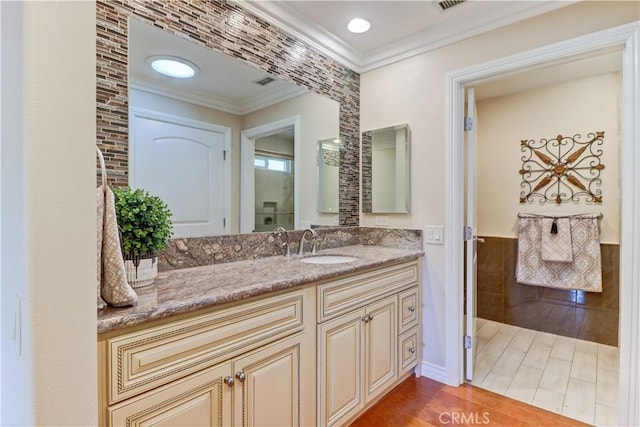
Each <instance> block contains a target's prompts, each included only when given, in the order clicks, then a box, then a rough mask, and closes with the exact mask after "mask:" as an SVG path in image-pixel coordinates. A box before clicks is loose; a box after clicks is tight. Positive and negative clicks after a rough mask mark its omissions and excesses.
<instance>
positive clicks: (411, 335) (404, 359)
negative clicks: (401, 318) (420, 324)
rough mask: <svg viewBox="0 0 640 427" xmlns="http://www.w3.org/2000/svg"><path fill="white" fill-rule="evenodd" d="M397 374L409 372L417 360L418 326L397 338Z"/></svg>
mask: <svg viewBox="0 0 640 427" xmlns="http://www.w3.org/2000/svg"><path fill="white" fill-rule="evenodd" d="M398 361H399V365H400V366H399V367H398V376H402V375H403V374H405V373H407V372H409V371H410V370H411V369H413V367H414V366H416V364H417V362H418V328H415V329H412V330H410V331H407V332H405V333H404V334H402V335H400V339H399V340H398Z"/></svg>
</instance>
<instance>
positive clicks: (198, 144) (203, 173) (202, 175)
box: [130, 109, 231, 237]
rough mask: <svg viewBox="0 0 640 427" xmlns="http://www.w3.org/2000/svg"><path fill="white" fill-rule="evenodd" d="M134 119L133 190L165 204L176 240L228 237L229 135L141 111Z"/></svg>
mask: <svg viewBox="0 0 640 427" xmlns="http://www.w3.org/2000/svg"><path fill="white" fill-rule="evenodd" d="M131 118H132V120H131V124H130V127H131V140H130V159H131V162H130V165H131V171H130V185H131V186H132V187H134V188H143V189H145V190H148V191H149V192H151V193H152V194H154V195H157V196H159V197H160V198H162V200H164V201H165V203H167V205H168V206H169V209H170V210H171V212H172V214H173V215H172V221H173V233H174V234H173V236H174V237H192V236H202V235H218V234H225V233H227V232H228V230H227V224H226V221H225V218H226V217H228V216H229V214H228V210H229V205H230V200H229V197H230V195H229V190H228V189H229V184H228V182H229V180H230V168H229V167H228V165H227V163H228V162H225V156H226V152H228V150H229V148H230V146H231V129H230V128H228V127H224V126H218V125H214V124H210V123H204V122H197V121H195V120H186V119H183V118H180V117H175V116H171V115H168V114H160V113H157V112H148V111H144V110H140V109H132V111H131Z"/></svg>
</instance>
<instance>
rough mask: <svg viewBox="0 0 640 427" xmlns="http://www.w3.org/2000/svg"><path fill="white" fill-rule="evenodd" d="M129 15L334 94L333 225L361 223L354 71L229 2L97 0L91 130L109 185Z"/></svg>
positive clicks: (117, 150)
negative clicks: (336, 176)
mask: <svg viewBox="0 0 640 427" xmlns="http://www.w3.org/2000/svg"><path fill="white" fill-rule="evenodd" d="M151 6H152V7H151ZM186 8H188V9H189V12H190V13H184V12H185V10H186ZM130 17H135V19H139V20H142V21H144V22H147V23H149V24H151V25H154V26H156V27H159V28H162V29H163V30H165V31H168V32H169V33H171V34H175V35H177V36H179V37H182V38H186V39H188V40H190V41H192V42H194V43H198V44H199V45H201V46H204V47H207V48H209V49H212V50H214V51H217V52H222V53H224V54H226V55H229V56H232V57H234V58H235V59H238V60H240V61H243V62H245V63H248V64H250V65H253V66H255V67H258V68H259V69H261V70H263V71H265V72H267V73H269V74H271V75H273V76H276V77H279V78H281V79H283V80H286V81H289V82H291V83H295V84H298V85H301V86H304V87H306V88H308V89H310V90H312V91H313V92H316V93H318V94H320V95H325V96H328V97H329V98H330V99H332V100H334V101H337V102H338V103H339V104H340V139H341V141H342V142H343V143H342V145H341V147H340V177H339V182H340V188H339V199H340V200H339V224H340V225H341V226H358V225H359V217H360V187H359V183H360V176H359V174H360V168H359V163H360V147H359V144H360V135H359V131H360V130H359V127H360V110H359V108H360V107H359V104H360V75H359V74H358V73H356V72H354V71H353V70H351V69H349V68H346V67H344V66H343V65H341V64H339V63H338V62H336V61H334V60H333V59H331V58H329V57H327V56H325V55H323V54H321V53H320V52H318V51H316V50H314V49H312V48H311V47H309V46H307V45H305V44H304V43H303V42H301V41H299V40H296V39H294V38H292V37H290V36H289V35H287V34H286V33H284V32H283V31H281V30H279V29H278V28H276V27H275V26H273V25H271V24H270V23H268V22H267V21H264V20H262V19H260V18H257V17H255V16H253V15H251V14H250V13H248V12H246V11H245V10H243V9H242V8H241V7H240V6H238V5H237V4H232V3H229V2H195V1H193V2H192V1H180V2H178V1H171V2H160V3H154V4H153V5H150V4H148V3H145V2H135V3H134V2H130V1H127V0H96V78H97V79H96V80H97V81H96V89H97V93H96V126H97V129H96V136H97V144H98V146H99V147H100V148H101V150H102V152H103V154H104V158H105V162H106V165H107V168H108V170H109V171H108V172H109V173H108V176H109V177H108V183H109V184H110V185H115V186H126V185H128V167H129V165H128V150H129V142H128V134H129V102H128V87H129V81H128V80H129V77H128V66H127V57H128V54H127V52H128V43H129V41H128V33H129V18H130ZM96 179H97V178H96Z"/></svg>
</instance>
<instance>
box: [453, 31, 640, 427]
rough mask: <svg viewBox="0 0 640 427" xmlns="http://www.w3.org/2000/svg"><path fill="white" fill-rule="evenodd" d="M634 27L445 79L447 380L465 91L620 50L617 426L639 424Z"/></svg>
mask: <svg viewBox="0 0 640 427" xmlns="http://www.w3.org/2000/svg"><path fill="white" fill-rule="evenodd" d="M639 33H640V31H639V22H633V23H629V24H625V25H621V26H618V27H613V28H610V29H607V30H603V31H598V32H595V33H591V34H588V35H584V36H580V37H576V38H572V39H568V40H565V41H561V42H558V43H555V44H552V45H548V46H543V47H540V48H537V49H533V50H530V51H527V52H523V53H519V54H515V55H511V56H507V57H504V58H500V59H497V60H493V61H489V62H485V63H482V64H478V65H474V66H472V67H468V68H465V69H462V70H458V71H455V72H452V73H449V74H448V75H447V96H448V104H447V113H446V116H447V139H446V140H447V154H446V194H448V195H450V196H449V197H447V200H446V215H445V217H446V220H445V239H444V241H445V283H446V289H445V305H446V313H447V316H446V322H445V354H446V358H445V363H446V365H445V368H446V375H445V381H446V382H447V384H450V385H454V386H458V385H460V384H461V383H462V382H463V381H464V370H463V369H464V365H463V354H464V353H463V346H462V341H463V340H462V337H463V336H464V328H463V302H462V301H463V300H462V289H463V281H462V279H463V273H462V269H463V267H462V266H463V259H464V258H463V226H464V215H463V213H464V204H465V197H464V173H465V165H464V149H463V147H464V146H463V142H464V131H463V129H462V123H463V117H464V89H465V87H470V86H473V85H475V84H479V83H481V82H486V81H489V80H493V79H497V78H500V77H503V76H505V75H508V74H512V73H516V72H520V71H525V70H528V69H531V68H535V67H540V66H545V65H550V64H554V63H561V62H563V61H564V60H566V59H567V58H568V57H573V56H576V55H581V54H583V55H588V54H592V53H596V52H597V51H599V50H601V49H607V48H622V50H623V64H622V94H623V97H622V105H621V117H622V127H621V131H622V132H621V133H622V134H621V141H620V151H621V153H620V161H621V165H620V169H621V170H620V179H621V194H624V196H625V197H624V198H622V197H621V201H620V202H621V203H620V204H621V215H620V219H621V223H620V228H621V232H620V234H621V240H620V320H619V324H620V333H619V336H620V339H619V342H620V386H619V387H620V392H619V399H620V400H619V421H620V422H621V423H622V424H623V425H638V424H640V405H639V404H638V402H640V360H639V358H638V356H640V286H635V288H634V286H633V285H634V284H638V283H640V266H639V265H638V264H637V262H635V263H634V261H637V259H639V258H640V168H637V167H636V166H635V165H639V164H640V123H638V121H637V118H638V115H639V114H640V78H639V72H640V64H639V61H640V52H639V49H640V35H639Z"/></svg>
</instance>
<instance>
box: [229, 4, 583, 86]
mask: <svg viewBox="0 0 640 427" xmlns="http://www.w3.org/2000/svg"><path fill="white" fill-rule="evenodd" d="M578 1H579V0H566V1H564V0H563V1H541V2H536V3H530V2H527V4H526V5H525V4H524V3H520V4H519V3H518V2H500V3H499V4H498V5H497V6H496V7H492V8H490V9H487V11H486V12H485V13H482V14H475V15H474V16H473V19H472V20H471V19H470V20H468V21H466V23H465V22H462V25H460V24H458V25H456V26H453V25H444V24H441V25H437V26H436V27H433V28H429V29H427V30H424V31H421V32H419V33H417V34H414V35H412V36H410V37H408V38H404V39H402V40H400V41H398V42H394V43H390V44H388V45H385V46H381V47H380V48H378V49H375V50H373V51H370V52H367V53H362V52H359V51H357V50H355V49H354V48H352V47H351V46H349V45H348V44H347V43H345V42H343V41H342V40H341V39H339V38H338V37H336V36H334V35H333V34H332V33H330V32H329V31H327V30H326V29H324V28H323V27H321V26H319V25H317V24H315V23H311V22H308V21H307V20H306V19H305V18H304V17H303V16H301V15H300V14H299V13H298V12H297V11H295V10H294V9H293V8H291V7H290V6H288V5H287V4H286V2H274V1H269V2H260V1H249V0H232V2H233V3H235V4H237V5H238V6H240V7H241V8H243V9H244V10H246V11H248V12H249V13H251V14H253V15H255V16H257V17H259V18H261V19H264V20H266V21H267V22H270V23H272V24H274V25H276V26H277V27H278V28H280V29H281V30H283V31H284V32H286V33H288V34H289V35H291V36H293V37H295V38H297V39H299V40H301V41H303V42H304V43H306V44H308V45H310V46H311V47H313V48H314V49H316V50H318V51H320V52H321V53H323V54H325V55H327V56H329V57H330V58H332V59H333V60H335V61H337V62H339V63H341V64H342V65H344V66H346V67H348V68H350V69H352V70H353V71H356V72H358V73H363V72H367V71H372V70H375V69H376V68H380V67H383V66H385V65H389V64H392V63H394V62H398V61H401V60H403V59H407V58H410V57H412V56H415V55H419V54H421V53H425V52H429V51H431V50H435V49H438V48H441V47H443V46H447V45H450V44H453V43H456V42H459V41H461V40H464V39H467V38H470V37H473V36H477V35H479V34H482V33H485V32H488V31H492V30H495V29H497V28H500V27H503V26H506V25H510V24H513V23H516V22H518V21H522V20H525V19H529V18H532V17H534V16H537V15H541V14H543V13H547V12H551V11H553V10H557V9H560V8H563V7H566V6H569V5H571V4H574V3H577V2H578Z"/></svg>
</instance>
